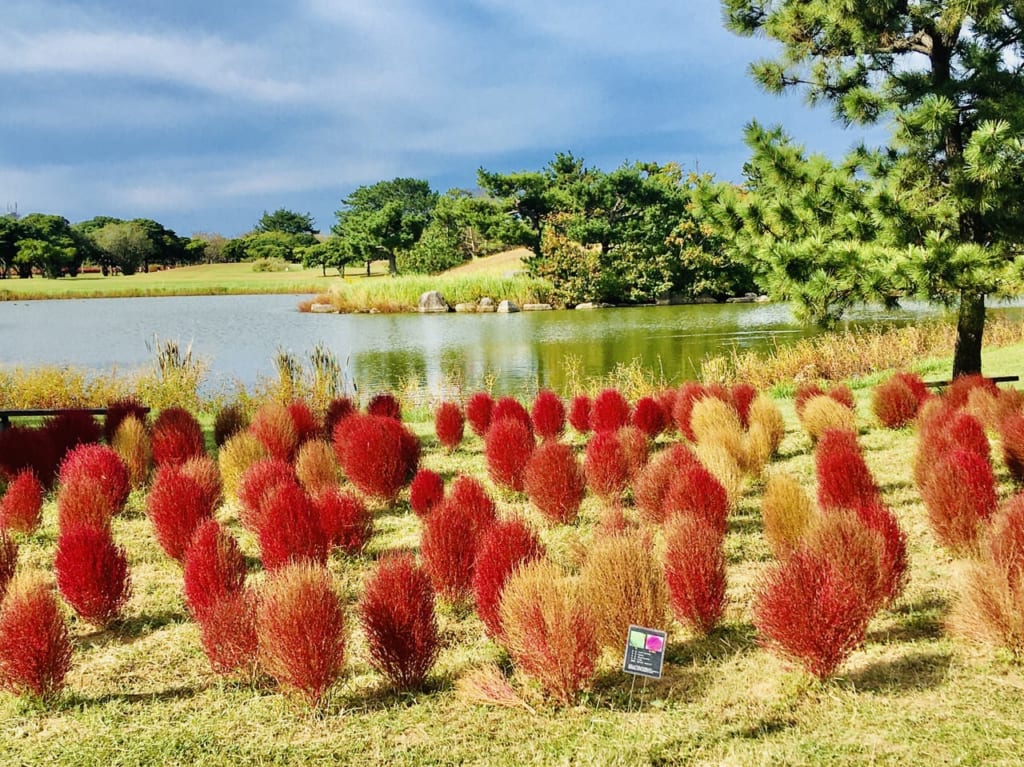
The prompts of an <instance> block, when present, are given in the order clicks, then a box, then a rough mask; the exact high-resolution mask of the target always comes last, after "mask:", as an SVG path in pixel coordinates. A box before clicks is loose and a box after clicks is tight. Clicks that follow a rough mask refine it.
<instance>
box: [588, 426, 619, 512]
mask: <svg viewBox="0 0 1024 767" xmlns="http://www.w3.org/2000/svg"><path fill="white" fill-rule="evenodd" d="M583 472H584V474H585V475H586V478H587V487H589V488H590V490H591V491H592V492H593V493H594V494H595V495H597V496H598V497H600V498H601V499H603V500H604V501H606V502H608V503H617V502H618V501H619V499H620V496H621V495H622V491H623V490H625V489H626V484H627V482H628V481H629V465H628V464H627V463H626V452H625V450H623V449H622V442H620V441H619V435H618V434H617V433H616V432H614V431H599V432H597V433H595V434H594V436H593V437H592V438H591V439H590V442H588V443H587V451H586V454H585V455H584V458H583Z"/></svg>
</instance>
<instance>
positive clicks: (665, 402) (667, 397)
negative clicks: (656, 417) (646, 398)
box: [654, 389, 679, 432]
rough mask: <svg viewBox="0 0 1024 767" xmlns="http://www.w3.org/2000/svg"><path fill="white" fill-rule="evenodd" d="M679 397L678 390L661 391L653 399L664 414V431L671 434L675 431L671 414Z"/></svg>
mask: <svg viewBox="0 0 1024 767" xmlns="http://www.w3.org/2000/svg"><path fill="white" fill-rule="evenodd" d="M678 397H679V389H662V390H661V391H659V392H657V393H656V394H655V395H654V398H655V399H656V400H657V401H658V404H659V405H661V409H662V410H663V411H664V412H665V431H666V432H672V431H675V430H676V424H675V421H674V420H673V418H672V413H673V412H674V411H675V408H676V399H678Z"/></svg>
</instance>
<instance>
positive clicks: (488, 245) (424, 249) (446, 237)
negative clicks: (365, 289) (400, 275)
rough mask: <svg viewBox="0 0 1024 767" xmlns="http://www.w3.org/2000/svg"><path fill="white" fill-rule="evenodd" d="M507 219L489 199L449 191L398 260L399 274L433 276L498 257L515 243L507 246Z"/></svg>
mask: <svg viewBox="0 0 1024 767" xmlns="http://www.w3.org/2000/svg"><path fill="white" fill-rule="evenodd" d="M507 222H508V216H506V215H505V212H504V209H503V206H502V205H501V204H500V203H499V202H498V201H496V200H493V199H491V198H489V197H481V196H474V195H473V194H472V193H470V192H468V191H466V190H465V189H450V190H448V192H446V193H445V194H443V195H441V197H439V198H438V200H437V205H435V206H434V210H433V211H432V213H431V217H430V223H429V224H428V225H427V228H426V229H424V230H423V235H422V236H421V237H420V239H419V241H418V242H417V243H416V245H414V246H413V247H412V248H411V249H410V250H408V251H406V252H403V253H402V254H401V255H400V257H399V259H398V266H399V268H400V269H401V270H402V271H409V272H423V273H435V272H442V271H444V270H445V269H450V268H451V267H453V266H458V265H459V264H461V263H463V262H465V261H469V260H471V259H473V258H479V257H481V256H486V255H490V254H491V253H497V252H498V251H500V250H503V249H505V248H506V247H514V246H515V245H517V244H518V242H512V243H509V242H506V241H505V239H504V237H505V235H506V233H507V231H508V225H507Z"/></svg>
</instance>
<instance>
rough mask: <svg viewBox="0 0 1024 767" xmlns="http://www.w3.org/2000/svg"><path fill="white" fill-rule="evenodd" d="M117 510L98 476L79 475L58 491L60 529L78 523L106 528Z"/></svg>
mask: <svg viewBox="0 0 1024 767" xmlns="http://www.w3.org/2000/svg"><path fill="white" fill-rule="evenodd" d="M117 511H118V509H116V508H114V507H113V506H111V504H110V500H109V498H108V497H107V494H106V488H105V487H104V485H103V480H101V479H97V478H96V477H79V478H77V479H75V480H74V481H73V482H69V483H67V484H63V485H61V486H60V489H59V490H58V491H57V527H58V528H59V529H64V528H66V527H73V526H74V525H77V524H86V525H93V526H94V527H104V528H106V527H109V526H110V520H111V519H113V518H114V515H115V514H116V513H117Z"/></svg>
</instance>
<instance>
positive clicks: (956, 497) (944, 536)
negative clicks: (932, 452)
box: [920, 448, 998, 555]
mask: <svg viewBox="0 0 1024 767" xmlns="http://www.w3.org/2000/svg"><path fill="white" fill-rule="evenodd" d="M920 489H921V498H922V499H923V500H924V505H925V508H926V509H927V510H928V523H929V525H930V526H931V528H932V533H933V534H934V535H935V538H936V539H937V540H938V542H939V543H940V544H941V545H942V546H943V547H944V548H946V549H948V550H949V551H951V552H952V553H954V554H961V555H962V554H971V553H973V552H975V551H977V547H978V542H979V538H980V536H981V534H982V532H983V530H984V528H985V525H986V523H987V522H988V520H989V518H990V517H991V516H992V514H993V513H994V512H995V510H996V507H997V505H998V496H997V494H996V480H995V476H994V475H993V473H992V466H991V465H990V464H989V462H988V461H986V460H985V459H983V458H981V457H980V456H978V455H977V454H976V453H974V452H971V451H968V450H961V449H956V448H954V449H953V450H951V451H949V452H948V453H946V454H944V455H942V456H940V457H939V459H938V460H937V462H936V465H935V469H934V471H933V472H931V474H930V476H929V477H928V479H927V480H926V481H925V483H924V484H923V485H922V486H921V488H920Z"/></svg>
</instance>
